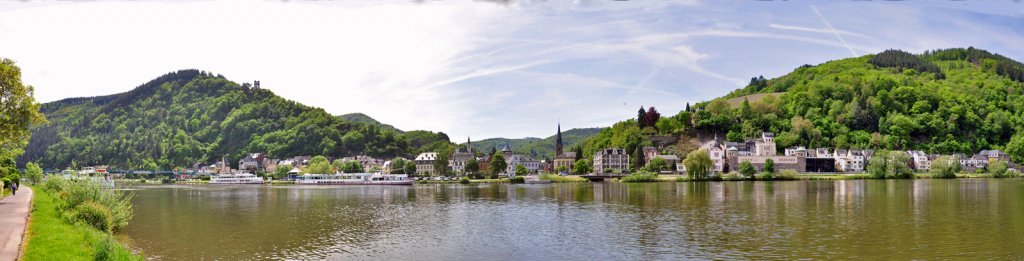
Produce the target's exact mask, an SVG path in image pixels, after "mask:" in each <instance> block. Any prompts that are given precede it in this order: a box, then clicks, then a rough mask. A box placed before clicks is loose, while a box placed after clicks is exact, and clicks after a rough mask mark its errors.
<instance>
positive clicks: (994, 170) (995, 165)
mask: <svg viewBox="0 0 1024 261" xmlns="http://www.w3.org/2000/svg"><path fill="white" fill-rule="evenodd" d="M1008 169H1009V164H1006V162H1005V161H1001V160H998V161H995V162H992V164H989V165H988V173H989V174H992V176H993V177H996V178H1009V177H1012V176H1013V173H1011V172H1009V171H1007V170H1008Z"/></svg>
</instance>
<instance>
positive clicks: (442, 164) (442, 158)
mask: <svg viewBox="0 0 1024 261" xmlns="http://www.w3.org/2000/svg"><path fill="white" fill-rule="evenodd" d="M448 155H451V153H448V152H447V151H439V152H438V153H437V159H435V160H434V171H436V172H437V175H442V176H447V175H448V174H449V172H451V168H449V167H448Z"/></svg>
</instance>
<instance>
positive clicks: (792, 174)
mask: <svg viewBox="0 0 1024 261" xmlns="http://www.w3.org/2000/svg"><path fill="white" fill-rule="evenodd" d="M797 175H799V173H797V172H796V171H795V170H791V169H784V170H782V171H779V175H777V176H775V179H777V180H797V179H799V178H800V177H799V176H797Z"/></svg>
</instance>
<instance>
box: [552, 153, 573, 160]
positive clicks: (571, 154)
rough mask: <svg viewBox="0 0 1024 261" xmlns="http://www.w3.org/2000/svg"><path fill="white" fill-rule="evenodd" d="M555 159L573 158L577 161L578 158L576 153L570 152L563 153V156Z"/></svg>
mask: <svg viewBox="0 0 1024 261" xmlns="http://www.w3.org/2000/svg"><path fill="white" fill-rule="evenodd" d="M555 158H573V159H575V158H576V152H572V151H570V152H563V153H562V154H560V155H558V156H556V157H555Z"/></svg>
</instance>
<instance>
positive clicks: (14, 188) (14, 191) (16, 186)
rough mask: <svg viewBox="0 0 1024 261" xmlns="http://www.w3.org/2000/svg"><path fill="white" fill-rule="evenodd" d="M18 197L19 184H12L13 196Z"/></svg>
mask: <svg viewBox="0 0 1024 261" xmlns="http://www.w3.org/2000/svg"><path fill="white" fill-rule="evenodd" d="M14 195H18V183H17V182H11V196H14Z"/></svg>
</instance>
